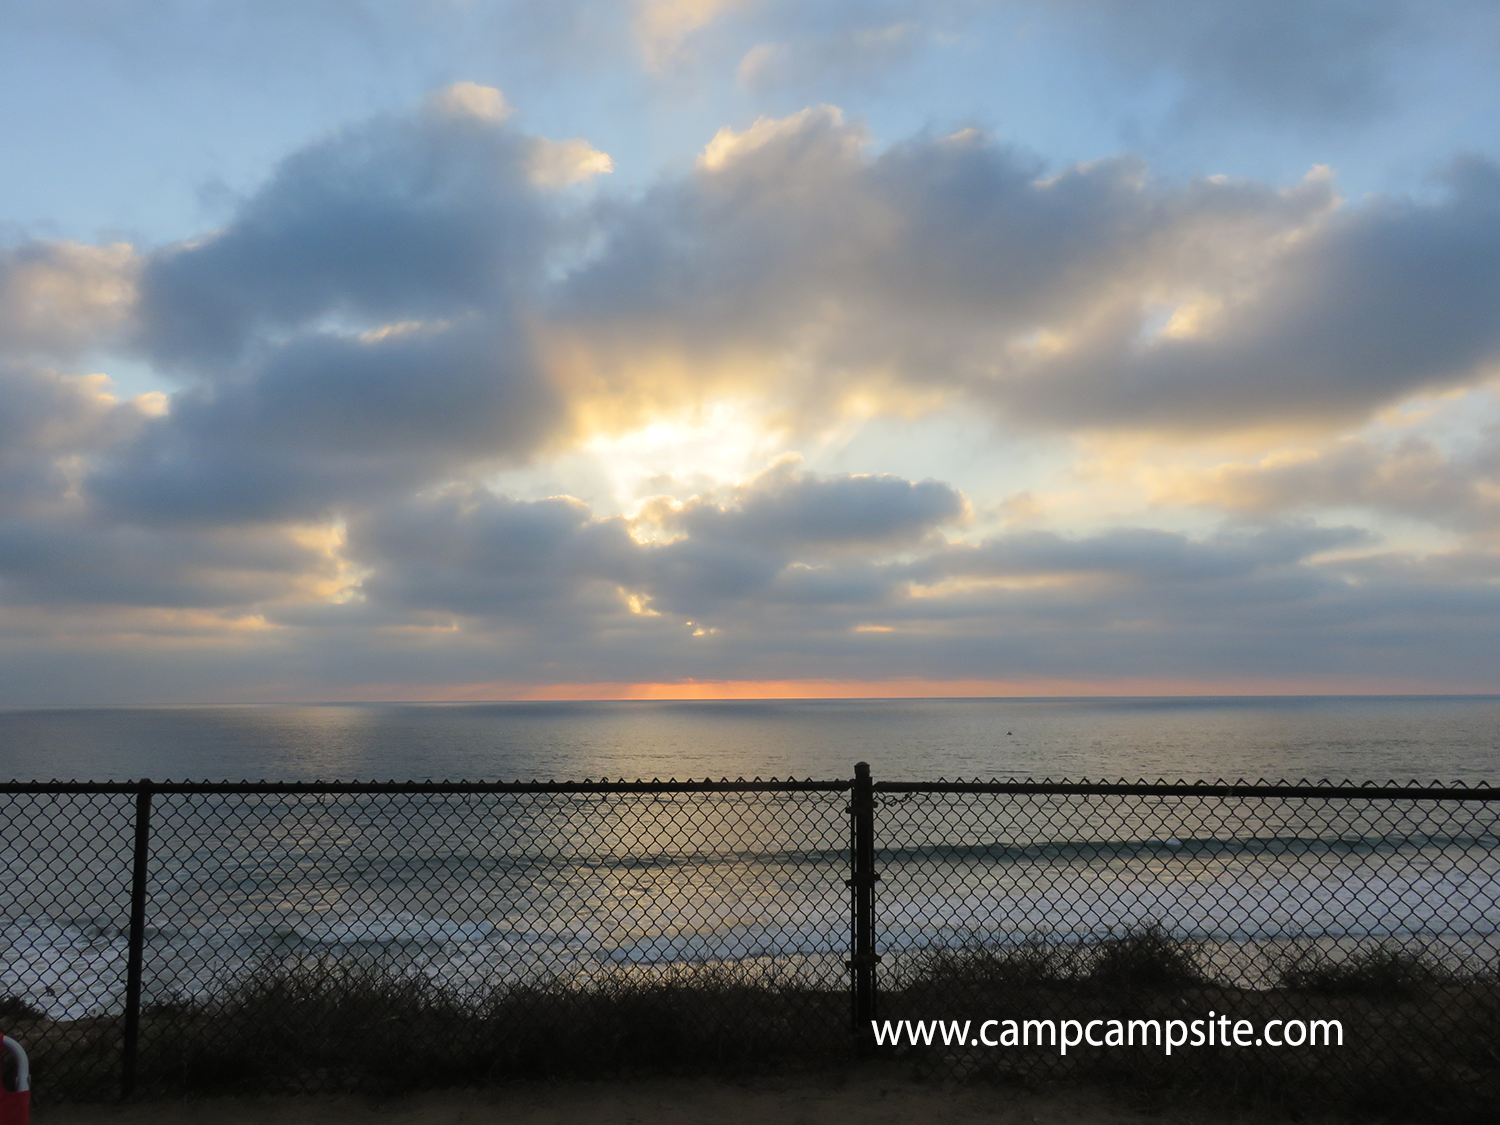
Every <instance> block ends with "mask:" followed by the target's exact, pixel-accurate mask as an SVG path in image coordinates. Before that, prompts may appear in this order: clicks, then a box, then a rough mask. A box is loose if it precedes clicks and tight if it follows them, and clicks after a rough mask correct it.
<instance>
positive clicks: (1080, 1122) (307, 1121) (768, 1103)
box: [34, 1072, 1308, 1125]
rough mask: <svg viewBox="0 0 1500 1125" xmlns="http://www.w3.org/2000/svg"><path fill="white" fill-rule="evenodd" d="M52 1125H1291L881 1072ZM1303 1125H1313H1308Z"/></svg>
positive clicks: (124, 1112) (321, 1104) (311, 1104)
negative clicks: (947, 1084) (958, 1086)
mask: <svg viewBox="0 0 1500 1125" xmlns="http://www.w3.org/2000/svg"><path fill="white" fill-rule="evenodd" d="M34 1119H35V1120H36V1121H38V1122H39V1123H46V1125H105V1123H108V1125H148V1123H149V1125H190V1123H191V1125H199V1123H209V1125H271V1123H273V1122H274V1123H276V1125H489V1123H491V1122H493V1123H495V1125H500V1123H502V1122H503V1123H505V1125H913V1123H917V1125H921V1123H925V1122H934V1123H939V1125H1065V1123H1066V1125H1152V1123H1157V1125H1189V1123H1192V1125H1279V1123H1280V1122H1281V1121H1282V1120H1284V1119H1280V1118H1271V1117H1264V1116H1257V1115H1250V1114H1228V1113H1218V1114H1207V1115H1205V1114H1204V1113H1203V1112H1202V1111H1201V1110H1200V1111H1197V1112H1193V1111H1173V1110H1168V1111H1166V1112H1164V1113H1160V1114H1143V1113H1141V1112H1140V1111H1138V1110H1135V1109H1132V1108H1131V1107H1129V1106H1128V1105H1126V1104H1123V1103H1121V1102H1119V1101H1110V1100H1109V1099H1107V1098H1106V1097H1104V1096H1102V1095H1099V1094H1096V1093H1092V1092H1065V1093H1056V1094H1048V1095H1031V1094H1025V1093H1020V1092H1016V1091H1011V1090H1004V1089H963V1090H954V1089H945V1088H940V1087H933V1086H923V1085H917V1084H914V1083H912V1082H910V1081H908V1080H906V1079H904V1078H894V1077H890V1076H888V1075H883V1074H880V1073H874V1072H864V1073H860V1074H857V1075H853V1076H846V1077H839V1078H825V1079H817V1078H799V1079H784V1080H764V1081H756V1082H746V1083H725V1082H715V1081H711V1080H707V1079H692V1080H689V1079H683V1080H668V1081H642V1082H597V1083H557V1084H549V1083H517V1084H515V1085H511V1086H505V1087H501V1088H497V1089H493V1090H486V1091H478V1092H466V1093H436V1094H421V1095H416V1096H412V1097H405V1098H398V1099H392V1100H390V1101H374V1100H369V1099H356V1098H341V1099H322V1098H265V1099H242V1098H234V1099H215V1100H207V1101H177V1102H152V1103H143V1104H136V1105H131V1106H126V1107H120V1106H59V1107H56V1108H54V1109H51V1110H43V1109H39V1110H38V1111H37V1113H36V1114H34ZM1301 1125H1308V1122H1307V1121H1306V1119H1304V1120H1303V1121H1302V1123H1301Z"/></svg>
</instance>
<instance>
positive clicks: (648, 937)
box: [0, 764, 1500, 1112]
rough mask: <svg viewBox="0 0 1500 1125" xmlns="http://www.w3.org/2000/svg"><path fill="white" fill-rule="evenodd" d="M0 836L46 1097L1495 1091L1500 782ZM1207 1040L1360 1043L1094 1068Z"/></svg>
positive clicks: (229, 816)
mask: <svg viewBox="0 0 1500 1125" xmlns="http://www.w3.org/2000/svg"><path fill="white" fill-rule="evenodd" d="M0 817H3V825H4V828H3V832H0V868H3V870H4V872H5V873H6V874H5V881H4V882H3V884H0V924H3V926H4V931H3V937H0V941H3V947H0V952H3V960H0V1025H4V1026H3V1027H0V1030H7V1031H9V1032H10V1033H12V1034H16V1035H17V1036H18V1037H21V1038H23V1041H24V1042H25V1043H26V1046H27V1047H28V1049H29V1050H30V1051H31V1052H32V1055H33V1059H34V1064H35V1065H34V1070H35V1074H36V1082H37V1088H38V1091H39V1096H41V1097H43V1098H45V1097H48V1096H49V1095H50V1096H53V1097H56V1096H60V1095H61V1096H72V1097H103V1096H110V1095H111V1094H112V1093H113V1092H123V1093H125V1094H129V1093H131V1092H134V1091H137V1090H141V1091H146V1090H175V1089H184V1088H186V1089H210V1088H242V1087H244V1086H245V1085H247V1084H253V1085H255V1086H256V1087H257V1088H262V1089H264V1088H268V1087H269V1088H278V1089H287V1090H298V1089H300V1090H308V1089H352V1088H369V1087H372V1086H373V1087H379V1086H381V1085H387V1086H398V1085H401V1084H403V1083H406V1084H412V1083H413V1082H414V1083H416V1084H423V1083H426V1084H433V1083H442V1082H465V1081H483V1080H486V1079H490V1078H499V1077H504V1076H507V1075H512V1074H525V1073H547V1072H555V1071H559V1070H566V1071H572V1072H576V1073H595V1072H598V1071H600V1070H604V1069H612V1070H615V1071H625V1072H635V1071H640V1070H646V1069H655V1070H660V1069H671V1068H673V1067H683V1066H688V1067H699V1068H701V1067H704V1066H715V1067H721V1066H745V1065H763V1064H767V1063H775V1062H777V1061H781V1062H787V1063H794V1062H807V1061H817V1060H824V1061H833V1060H836V1059H838V1058H841V1057H849V1056H850V1055H851V1054H853V1053H860V1054H866V1055H868V1054H870V1053H872V1052H875V1051H880V1052H884V1053H887V1054H890V1053H894V1054H897V1055H900V1056H903V1057H907V1058H909V1059H910V1060H911V1061H912V1062H913V1063H914V1064H915V1065H917V1066H918V1067H920V1068H922V1069H924V1070H927V1071H931V1072H934V1073H940V1074H945V1075H951V1076H956V1077H970V1076H989V1077H994V1078H1001V1079H1017V1080H1024V1081H1036V1080H1040V1079H1045V1078H1048V1077H1055V1076H1085V1075H1086V1076H1089V1077H1097V1078H1104V1079H1107V1080H1117V1079H1124V1080H1129V1081H1131V1082H1133V1083H1135V1084H1137V1085H1139V1084H1141V1083H1145V1084H1147V1085H1148V1086H1149V1085H1152V1084H1155V1085H1157V1086H1163V1087H1165V1086H1171V1085H1173V1084H1178V1085H1180V1084H1181V1083H1182V1082H1183V1081H1185V1080H1191V1081H1196V1082H1204V1083H1212V1084H1215V1085H1217V1086H1224V1085H1225V1084H1228V1085H1229V1086H1231V1087H1235V1088H1241V1089H1243V1090H1244V1091H1245V1092H1247V1093H1250V1094H1255V1093H1257V1092H1258V1091H1259V1092H1265V1091H1267V1090H1271V1091H1275V1090H1280V1091H1286V1090H1304V1089H1305V1090H1313V1089H1314V1086H1316V1087H1317V1088H1318V1089H1325V1090H1326V1089H1333V1090H1340V1089H1342V1090H1346V1091H1347V1093H1348V1096H1349V1097H1350V1098H1353V1099H1356V1100H1357V1099H1358V1098H1359V1097H1365V1098H1369V1097H1377V1098H1380V1099H1385V1102H1387V1103H1389V1102H1390V1099H1391V1098H1392V1097H1393V1096H1398V1095H1400V1093H1401V1091H1402V1090H1407V1091H1408V1092H1409V1093H1412V1094H1413V1096H1417V1097H1420V1099H1421V1100H1422V1104H1424V1105H1431V1104H1432V1093H1431V1092H1432V1091H1433V1090H1434V1089H1445V1090H1448V1091H1450V1096H1449V1098H1448V1100H1449V1101H1450V1102H1451V1103H1452V1106H1454V1107H1458V1108H1457V1109H1455V1110H1454V1112H1459V1111H1460V1110H1461V1111H1463V1112H1468V1111H1470V1110H1473V1109H1474V1107H1487V1108H1489V1109H1492V1108H1493V1107H1494V1105H1496V1104H1497V1102H1496V1097H1497V1092H1500V1057H1497V1048H1496V1046H1495V1045H1496V1043H1500V790H1497V789H1492V788H1465V787H1463V786H1447V787H1443V786H1429V787H1418V786H1397V785H1385V786H1369V785H1366V786H1354V785H1350V784H1347V783H1346V784H1343V785H1328V784H1320V785H1308V784H1305V783H1303V784H1297V785H1287V784H1274V785H1271V784H1264V783H1261V784H1254V785H1247V784H1242V783H1240V784H1232V785H1231V784H1222V783H1221V784H1215V785H1204V784H1194V785H1190V784H1184V783H1177V784H1168V783H1156V784H1146V783H1134V784H1131V783H1123V782H1122V783H1117V784H1101V783H1087V782H1084V783H1067V782H1060V783H1053V782H1032V781H1026V782H1016V781H1010V782H946V781H938V782H886V781H874V780H873V779H872V778H871V776H870V773H869V769H868V767H866V766H864V765H863V764H861V765H860V766H859V767H857V769H856V771H855V776H854V777H853V778H852V779H847V780H845V779H841V780H832V781H774V780H773V781H760V780H754V781H743V780H738V781H700V782H677V781H666V782H663V781H650V782H623V781H613V782H611V781H597V782H524V783H523V782H516V783H467V782H399V783H398V782H388V783H326V784H325V783H271V782H258V783H249V782H241V783H229V782H222V783H207V782H205V783H163V784H153V783H151V782H149V781H141V782H131V783H78V782H68V783H60V782H48V783H19V782H14V783H10V784H8V785H0ZM1210 1013H1213V1014H1214V1015H1213V1017H1212V1019H1213V1020H1214V1021H1218V1020H1219V1019H1220V1018H1227V1019H1228V1020H1229V1021H1230V1024H1226V1025H1220V1024H1218V1023H1217V1022H1215V1024H1214V1027H1215V1029H1216V1031H1217V1034H1218V1036H1219V1037H1222V1036H1223V1035H1225V1034H1228V1033H1229V1032H1228V1031H1227V1030H1226V1029H1227V1028H1229V1027H1230V1025H1235V1026H1238V1025H1239V1024H1240V1021H1245V1026H1251V1027H1253V1028H1254V1031H1253V1032H1252V1033H1247V1032H1243V1031H1241V1032H1240V1035H1241V1038H1242V1039H1243V1038H1244V1036H1245V1035H1249V1036H1250V1037H1251V1038H1252V1039H1253V1038H1255V1037H1260V1038H1266V1037H1267V1035H1268V1033H1267V1032H1266V1031H1265V1028H1266V1027H1267V1025H1269V1024H1271V1023H1272V1022H1273V1021H1281V1022H1280V1023H1279V1024H1277V1025H1276V1026H1277V1027H1278V1028H1280V1029H1285V1028H1287V1027H1288V1026H1295V1025H1303V1027H1304V1034H1305V1025H1307V1024H1310V1023H1311V1022H1312V1021H1314V1020H1325V1021H1326V1020H1338V1021H1339V1022H1340V1033H1341V1034H1342V1036H1343V1038H1344V1046H1343V1047H1338V1046H1322V1045H1320V1046H1318V1047H1316V1048H1314V1047H1311V1046H1308V1045H1305V1044H1304V1045H1301V1046H1293V1045H1288V1046H1287V1047H1286V1048H1285V1049H1281V1050H1273V1049H1271V1048H1270V1047H1269V1046H1268V1045H1264V1044H1263V1045H1262V1046H1261V1047H1258V1048H1257V1047H1255V1046H1254V1045H1253V1044H1251V1043H1250V1042H1249V1041H1248V1040H1246V1042H1245V1046H1243V1047H1241V1046H1238V1045H1225V1044H1223V1043H1222V1042H1219V1041H1216V1042H1215V1043H1214V1044H1213V1045H1212V1046H1209V1045H1207V1044H1203V1045H1201V1046H1199V1047H1196V1048H1195V1047H1193V1046H1191V1045H1184V1046H1182V1047H1181V1048H1180V1049H1178V1051H1177V1053H1176V1054H1175V1055H1173V1056H1170V1057H1169V1056H1167V1055H1166V1054H1165V1052H1164V1050H1162V1049H1160V1048H1158V1047H1156V1046H1150V1045H1148V1046H1145V1047H1142V1046H1140V1045H1138V1044H1136V1045H1133V1046H1123V1045H1120V1046H1117V1045H1114V1044H1111V1043H1107V1042H1106V1041H1105V1040H1106V1038H1107V1037H1108V1036H1109V1035H1110V1034H1111V1033H1112V1027H1113V1024H1112V1023H1111V1021H1118V1024H1119V1026H1120V1028H1121V1030H1122V1033H1123V1031H1124V1030H1125V1029H1126V1028H1130V1027H1131V1021H1137V1022H1138V1023H1139V1025H1140V1026H1139V1027H1138V1028H1132V1029H1131V1036H1132V1042H1134V1039H1135V1032H1136V1031H1139V1033H1140V1037H1142V1038H1149V1036H1150V1034H1151V1031H1150V1028H1151V1027H1152V1026H1153V1025H1155V1026H1158V1027H1160V1026H1163V1025H1165V1024H1167V1023H1169V1022H1170V1021H1173V1020H1177V1021H1180V1022H1181V1024H1182V1026H1183V1027H1184V1028H1189V1027H1190V1026H1191V1024H1192V1021H1193V1020H1201V1021H1208V1020H1209V1019H1210ZM934 1020H941V1021H945V1022H944V1024H943V1025H942V1026H941V1027H938V1026H935V1025H933V1024H932V1023H931V1022H929V1021H934ZM1007 1021H1013V1024H1014V1028H1015V1031H1016V1033H1018V1034H1020V1033H1022V1032H1024V1036H1025V1041H1024V1042H1022V1041H1020V1040H1018V1041H1017V1042H1015V1043H1009V1042H1006V1041H1005V1038H1006V1036H1007V1035H1008V1034H1010V1029H1011V1024H1008V1023H1007ZM1028 1021H1030V1024H1029V1025H1028ZM1069 1021H1072V1022H1069ZM965 1022H967V1023H968V1024H969V1027H968V1028H967V1029H966V1030H964V1031H963V1032H962V1034H959V1032H958V1028H959V1027H960V1025H962V1024H963V1023H965ZM1085 1029H1087V1030H1085ZM1200 1030H1201V1025H1200ZM1324 1030H1325V1033H1326V1028H1325V1029H1324ZM877 1033H878V1037H879V1038H883V1039H885V1040H886V1042H885V1043H884V1045H877ZM914 1033H915V1034H914ZM1183 1034H1188V1032H1187V1031H1184V1032H1183ZM1167 1035H1168V1038H1170V1037H1171V1035H1172V1032H1171V1031H1170V1030H1169V1031H1168V1032H1167ZM924 1036H925V1037H926V1038H925V1040H924V1038H923V1037H924ZM1049 1036H1050V1038H1046V1037H1049ZM1071 1036H1086V1041H1084V1042H1074V1043H1072V1044H1066V1043H1065V1042H1064V1043H1062V1044H1060V1043H1059V1042H1058V1041H1059V1039H1061V1040H1063V1041H1066V1040H1068V1039H1069V1038H1070V1037H1071ZM991 1040H993V1041H994V1042H993V1043H992V1042H991ZM1039 1040H1042V1041H1040V1042H1039ZM1095 1040H1098V1042H1097V1043H1096V1042H1094V1041H1095ZM1062 1045H1066V1046H1067V1047H1068V1049H1067V1050H1066V1052H1064V1051H1062V1050H1060V1049H1059V1048H1060V1046H1062ZM412 1070H419V1071H420V1072H421V1074H420V1078H414V1077H413V1076H412V1075H411V1074H410V1073H405V1074H403V1071H407V1072H410V1071H412ZM1194 1076H1196V1077H1194ZM1393 1083H1394V1086H1393V1085H1392V1084H1393ZM1403 1083H1404V1084H1405V1085H1404V1086H1403V1085H1402V1084H1403ZM1393 1091H1394V1094H1393ZM1398 1100H1399V1098H1398ZM1445 1104H1446V1103H1445Z"/></svg>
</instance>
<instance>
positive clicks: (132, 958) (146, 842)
mask: <svg viewBox="0 0 1500 1125" xmlns="http://www.w3.org/2000/svg"><path fill="white" fill-rule="evenodd" d="M150 845H151V779H150V778H142V779H141V783H140V787H139V788H138V789H137V790H136V793H135V861H134V863H133V865H132V867H131V883H130V953H129V958H128V960H127V961H126V962H125V1045H124V1049H123V1051H122V1052H121V1054H120V1097H122V1098H128V1097H130V1095H131V1094H133V1093H135V1059H136V1048H137V1046H138V1045H139V1042H140V1036H141V962H142V961H143V960H144V959H145V949H146V874H147V870H146V868H147V864H148V862H149V860H150Z"/></svg>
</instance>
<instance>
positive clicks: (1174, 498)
mask: <svg viewBox="0 0 1500 1125" xmlns="http://www.w3.org/2000/svg"><path fill="white" fill-rule="evenodd" d="M1157 495H1158V499H1159V500H1160V501H1161V502H1166V503H1177V504H1182V503H1189V504H1202V505H1205V506H1209V507H1213V508H1216V509H1219V510H1221V511H1229V512H1234V513H1237V514H1242V515H1248V516H1260V517H1264V516H1268V515H1272V516H1274V515H1279V514H1281V513H1284V512H1295V511H1316V510H1320V509H1327V508H1334V507H1361V508H1367V509H1370V510H1373V511H1375V512H1378V513H1382V514H1389V515H1397V516H1403V517H1406V518H1408V519H1416V520H1421V521H1423V522H1427V523H1433V524H1436V525H1438V526H1444V527H1450V528H1456V529H1459V530H1463V531H1471V532H1485V531H1493V530H1494V529H1495V528H1496V527H1497V526H1500V523H1497V519H1500V434H1497V433H1496V431H1495V429H1494V427H1491V428H1490V430H1489V431H1488V432H1487V433H1486V435H1485V437H1484V440H1482V441H1481V442H1480V443H1479V445H1478V446H1477V447H1476V448H1474V449H1470V450H1465V451H1462V452H1450V451H1447V450H1444V449H1443V448H1442V447H1441V446H1439V445H1438V444H1437V443H1436V442H1433V441H1431V440H1428V439H1425V438H1421V437H1414V436H1408V437H1404V438H1402V439H1400V440H1398V441H1395V442H1393V443H1379V442H1375V441H1371V440H1369V439H1366V438H1347V439H1344V440H1341V441H1339V442H1337V443H1335V444H1332V445H1330V446H1328V447H1325V448H1323V449H1316V450H1310V451H1306V452H1302V453H1295V454H1290V455H1280V456H1273V457H1267V458H1265V459H1263V460H1261V461H1259V462H1251V463H1244V462H1240V463H1230V464H1225V465H1220V466H1217V467H1215V468H1214V469H1212V470H1210V471H1208V472H1204V473H1197V474H1187V473H1184V474H1180V475H1179V476H1178V477H1177V479H1175V480H1171V481H1169V482H1166V483H1164V485H1163V486H1162V487H1161V488H1160V489H1159V491H1158V493H1157Z"/></svg>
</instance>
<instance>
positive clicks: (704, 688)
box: [322, 676, 1495, 703]
mask: <svg viewBox="0 0 1500 1125" xmlns="http://www.w3.org/2000/svg"><path fill="white" fill-rule="evenodd" d="M1494 691H1495V688H1494V687H1493V686H1484V685H1473V684H1465V685H1453V684H1438V683H1433V682H1431V681H1428V680H1417V679H1415V678H1396V677H1388V678H1383V679H1370V678H1366V677H1353V676H1349V677H1338V676H1325V677H1318V678H1308V677H1302V678H1287V679H1270V678H1250V677H1242V678H1234V679H1224V680H1172V679H1150V678H1145V677H1130V678H1120V679H1109V680H1067V679H1043V678H1037V679H1011V680H980V679H966V680H919V679H901V680H684V681H680V682H673V683H587V684H518V683H510V682H504V681H502V682H494V683H484V684H451V685H412V684H402V685H396V684H380V685H370V686H369V687H366V688H363V689H358V690H355V691H350V692H345V693H340V696H339V699H338V700H337V701H341V702H377V701H378V702H396V701H402V702H413V703H469V702H472V703H483V702H505V701H528V700H533V701H546V700H553V701H558V702H566V701H575V700H577V701H581V700H662V701H665V700H716V699H722V700H736V699H739V700H755V699H767V700H769V699H986V698H1011V699H1014V698H1036V697H1050V698H1064V699H1065V698H1083V697H1101V696H1102V697H1141V696H1179V697H1181V696H1236V695H1243V696H1257V695H1260V696H1265V695H1457V694H1469V693H1474V694H1489V693H1492V692H1494ZM322 701H325V702H331V701H334V700H329V699H326V698H325V699H324V700H322Z"/></svg>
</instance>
